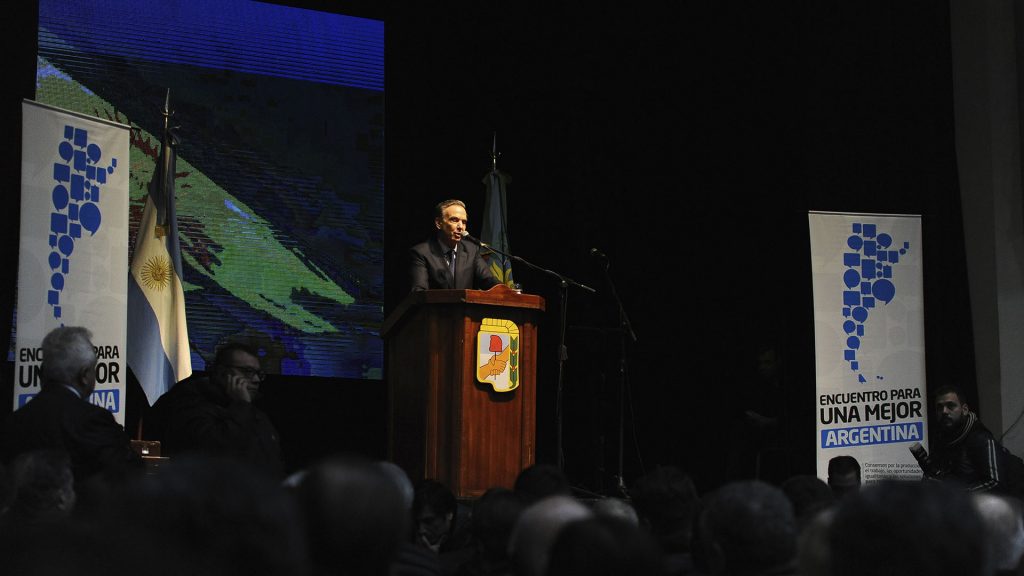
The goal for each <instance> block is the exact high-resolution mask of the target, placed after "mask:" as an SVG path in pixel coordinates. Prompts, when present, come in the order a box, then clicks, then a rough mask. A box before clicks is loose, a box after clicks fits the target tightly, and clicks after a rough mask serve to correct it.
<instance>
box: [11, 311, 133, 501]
mask: <svg viewBox="0 0 1024 576" xmlns="http://www.w3.org/2000/svg"><path fill="white" fill-rule="evenodd" d="M41 347H42V350H43V363H42V366H40V370H39V371H40V377H41V382H40V391H39V394H38V395H36V397H35V398H33V399H32V400H31V401H30V402H29V403H28V404H26V405H24V406H22V407H21V408H20V409H19V410H17V411H15V412H14V413H13V414H11V418H10V420H8V422H7V428H6V430H5V432H4V434H3V458H4V461H5V462H7V463H8V464H10V463H11V462H13V460H14V458H15V457H16V456H18V455H19V454H22V453H26V452H30V451H33V450H59V451H62V452H66V453H67V454H68V456H69V457H70V459H71V470H72V473H73V474H74V477H75V483H76V484H79V485H80V484H81V483H82V482H83V481H85V480H88V479H90V478H91V477H93V476H96V475H98V474H100V473H105V474H107V475H111V474H112V475H114V476H118V475H121V474H123V473H124V472H126V471H129V470H132V469H136V468H141V467H142V458H141V457H140V456H139V455H138V454H137V453H136V452H135V451H134V450H132V448H131V443H130V441H129V438H128V435H127V434H126V433H125V431H124V428H122V427H121V425H120V424H118V423H117V421H115V420H114V415H113V414H111V413H110V411H108V410H106V409H104V408H101V407H99V406H95V405H93V404H91V403H90V402H89V395H90V394H92V391H93V389H95V388H96V351H95V349H94V348H93V345H92V333H90V332H89V330H88V329H86V328H82V327H79V326H62V327H60V328H55V329H53V330H52V331H50V333H49V334H47V335H46V336H45V337H44V338H43V342H42V345H41Z"/></svg>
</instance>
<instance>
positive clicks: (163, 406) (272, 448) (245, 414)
mask: <svg viewBox="0 0 1024 576" xmlns="http://www.w3.org/2000/svg"><path fill="white" fill-rule="evenodd" d="M210 374H211V376H210V378H192V379H189V380H185V381H183V382H179V383H178V384H176V385H175V386H174V387H173V388H171V389H170V391H168V392H167V393H166V394H164V395H163V396H161V397H160V399H159V400H157V402H156V404H154V405H153V409H152V410H151V411H150V414H149V415H148V416H147V418H146V428H145V430H146V432H145V433H146V435H147V437H149V438H151V439H154V440H160V442H161V452H162V454H164V455H166V456H170V457H171V458H173V457H174V456H175V455H178V454H185V453H190V452H198V453H203V454H207V455H214V456H221V457H228V458H235V459H239V460H242V461H245V462H248V463H250V464H252V465H254V466H256V467H258V468H261V469H263V470H265V471H266V472H268V473H269V474H271V475H273V476H275V477H278V478H281V477H282V476H283V473H284V466H283V463H282V460H281V447H280V439H279V437H278V433H277V430H276V429H275V428H274V425H273V424H272V423H271V422H270V420H269V419H268V418H267V415H266V414H265V413H263V411H262V410H260V409H259V408H257V407H255V406H253V400H254V399H256V398H257V397H258V396H259V392H260V383H262V382H263V378H264V376H265V375H264V373H263V370H262V368H261V366H260V360H259V355H258V353H257V351H256V350H254V349H252V348H251V347H249V346H247V345H245V344H240V343H229V344H226V345H224V346H222V347H220V348H219V349H218V350H217V355H216V357H215V358H214V361H213V369H212V371H211V373H210Z"/></svg>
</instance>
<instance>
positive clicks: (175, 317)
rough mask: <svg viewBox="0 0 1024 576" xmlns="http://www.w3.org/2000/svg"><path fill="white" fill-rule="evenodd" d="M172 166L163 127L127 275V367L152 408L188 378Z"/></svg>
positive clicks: (169, 138)
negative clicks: (157, 155) (158, 155)
mask: <svg viewBox="0 0 1024 576" xmlns="http://www.w3.org/2000/svg"><path fill="white" fill-rule="evenodd" d="M165 114H166V110H165ZM174 167H175V152H174V136H173V134H170V131H169V130H167V129H166V128H165V130H164V142H163V146H162V149H161V151H160V162H159V163H158V165H157V167H156V169H155V170H154V174H153V181H152V182H151V183H150V187H149V195H148V196H147V197H146V206H145V208H144V209H143V211H142V222H141V223H140V224H139V233H138V236H137V237H136V240H135V252H134V254H133V256H132V262H131V268H130V271H129V275H128V366H129V367H130V368H131V369H132V372H134V373H135V377H136V378H138V380H139V384H140V385H141V386H142V389H143V391H145V393H146V399H147V400H148V401H149V405H150V406H152V405H153V404H154V403H155V402H156V400H157V398H159V397H160V396H161V395H162V394H163V393H164V392H167V391H168V390H170V388H171V386H174V384H176V383H177V382H180V381H181V380H184V379H185V378H188V377H189V376H191V375H192V357H191V352H190V350H189V345H188V328H187V327H186V324H185V293H184V291H183V290H182V287H181V251H180V245H179V242H178V219H177V212H176V210H175V207H174V204H175V200H174ZM161 208H162V209H161Z"/></svg>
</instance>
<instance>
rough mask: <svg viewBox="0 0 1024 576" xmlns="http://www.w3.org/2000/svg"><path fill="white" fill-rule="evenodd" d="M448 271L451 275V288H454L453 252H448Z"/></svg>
mask: <svg viewBox="0 0 1024 576" xmlns="http://www.w3.org/2000/svg"><path fill="white" fill-rule="evenodd" d="M448 270H450V271H451V273H452V287H453V288H454V287H455V250H454V249H452V250H449V251H448Z"/></svg>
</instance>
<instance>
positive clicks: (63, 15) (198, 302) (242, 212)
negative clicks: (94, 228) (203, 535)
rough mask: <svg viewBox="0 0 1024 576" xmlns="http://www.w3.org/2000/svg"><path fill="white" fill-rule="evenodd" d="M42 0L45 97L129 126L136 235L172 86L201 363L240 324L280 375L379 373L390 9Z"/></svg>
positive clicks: (189, 296)
mask: <svg viewBox="0 0 1024 576" xmlns="http://www.w3.org/2000/svg"><path fill="white" fill-rule="evenodd" d="M39 5H40V20H39V22H40V30H39V58H38V72H37V86H36V100H37V101H40V102H43V103H46V104H51V105H54V106H58V107H61V108H65V109H69V110H74V111H78V112H83V113H86V114H90V115H94V116H97V117H100V118H105V119H109V120H114V121H117V122H121V123H124V124H128V125H130V126H131V127H132V128H133V130H132V134H131V158H130V175H131V176H130V181H131V198H130V211H131V234H132V235H134V233H135V230H136V229H137V227H138V221H139V218H140V216H141V213H142V207H143V204H144V202H145V195H146V190H147V186H148V185H149V182H150V180H151V179H152V177H153V170H154V167H155V166H156V162H157V159H158V157H159V151H160V140H161V136H162V130H163V116H162V114H161V113H162V110H163V106H164V101H165V98H166V96H167V91H168V90H170V109H171V110H172V111H173V112H174V115H173V117H172V119H171V124H172V125H174V126H177V129H176V134H177V135H178V136H179V138H180V140H181V144H180V145H179V146H178V148H177V150H178V156H177V166H176V179H175V190H176V198H177V213H178V226H179V231H180V235H181V253H182V263H183V274H184V279H183V280H184V288H185V296H186V314H187V318H188V329H189V340H190V347H191V348H192V361H193V368H194V369H196V370H203V369H204V368H205V364H206V362H207V360H210V359H212V358H211V356H210V353H211V352H212V350H213V348H214V347H215V345H216V344H217V343H218V342H221V341H223V340H225V339H229V338H230V339H242V340H246V341H248V342H250V343H252V344H254V345H256V346H257V347H259V349H260V350H261V353H262V354H263V355H264V363H265V365H266V368H267V370H268V371H270V372H278V373H281V374H294V375H310V376H325V377H339V378H363V379H379V378H380V377H381V365H382V356H383V353H382V344H381V341H380V338H379V332H378V331H379V327H380V324H381V321H382V319H383V303H382V300H383V227H384V226H383V215H384V177H383V174H384V166H383V154H384V141H383V139H384V91H383V50H384V40H383V23H381V22H377V21H373V20H366V19H360V18H352V17H348V16H341V15H337V14H325V13H318V12H313V11H309V10H300V9H295V8H286V7H281V6H273V5H268V4H260V3H256V2H248V1H241V0H231V1H228V2H218V3H214V4H213V7H211V3H201V2H177V3H174V6H172V7H168V6H164V5H162V4H161V3H158V2H152V1H149V0H147V1H144V2H139V1H127V0H115V1H109V2H103V1H101V2H95V1H93V2H88V3H86V2H68V1H60V2H58V1H52V0H45V1H41V2H40V3H39ZM112 14H117V15H118V16H117V17H116V18H115V17H111V15H112ZM127 25H130V26H131V30H125V29H122V28H119V27H123V26H127ZM129 245H134V239H133V238H131V239H130V241H129ZM129 345H130V344H129Z"/></svg>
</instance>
